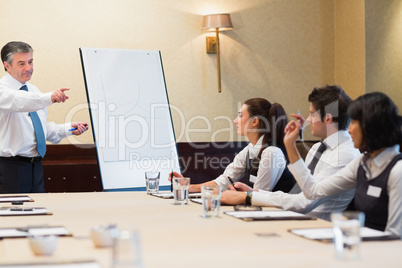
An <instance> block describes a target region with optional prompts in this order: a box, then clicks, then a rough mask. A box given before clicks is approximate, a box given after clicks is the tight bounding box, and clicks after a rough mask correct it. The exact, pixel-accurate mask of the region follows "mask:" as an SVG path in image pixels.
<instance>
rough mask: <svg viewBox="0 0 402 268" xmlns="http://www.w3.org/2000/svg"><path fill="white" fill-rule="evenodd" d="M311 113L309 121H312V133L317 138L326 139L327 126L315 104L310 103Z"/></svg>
mask: <svg viewBox="0 0 402 268" xmlns="http://www.w3.org/2000/svg"><path fill="white" fill-rule="evenodd" d="M309 110H310V114H309V116H308V117H307V120H306V121H307V122H309V123H310V127H311V134H312V135H313V136H315V137H317V138H320V139H325V138H326V137H327V127H326V125H325V124H324V122H322V121H321V117H320V113H319V112H317V111H316V110H315V109H314V106H313V104H311V103H310V108H309Z"/></svg>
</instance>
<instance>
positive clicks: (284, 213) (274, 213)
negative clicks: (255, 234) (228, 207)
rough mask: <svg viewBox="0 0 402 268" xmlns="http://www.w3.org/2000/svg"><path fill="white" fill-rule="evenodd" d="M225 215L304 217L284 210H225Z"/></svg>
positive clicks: (256, 217)
mask: <svg viewBox="0 0 402 268" xmlns="http://www.w3.org/2000/svg"><path fill="white" fill-rule="evenodd" d="M225 213H226V214H227V215H230V216H233V217H236V218H254V219H258V218H267V217H272V218H289V217H291V218H297V217H300V218H305V217H306V215H303V214H300V213H296V212H293V211H284V210H261V211H227V212H225Z"/></svg>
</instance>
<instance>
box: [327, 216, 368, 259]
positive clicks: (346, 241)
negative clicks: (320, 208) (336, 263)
mask: <svg viewBox="0 0 402 268" xmlns="http://www.w3.org/2000/svg"><path fill="white" fill-rule="evenodd" d="M364 218H365V215H364V213H363V212H358V211H344V212H338V213H332V214H331V221H332V223H333V231H334V245H335V254H336V258H337V259H338V260H358V259H359V246H360V241H361V236H360V228H361V227H362V226H364Z"/></svg>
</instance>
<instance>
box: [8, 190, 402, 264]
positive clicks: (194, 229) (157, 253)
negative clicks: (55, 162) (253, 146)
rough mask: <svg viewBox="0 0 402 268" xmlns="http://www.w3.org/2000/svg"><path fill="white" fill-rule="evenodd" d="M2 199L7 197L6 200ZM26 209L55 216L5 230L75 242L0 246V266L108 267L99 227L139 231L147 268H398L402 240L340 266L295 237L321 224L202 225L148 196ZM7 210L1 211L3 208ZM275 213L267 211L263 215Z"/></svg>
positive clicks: (50, 199)
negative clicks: (50, 229)
mask: <svg viewBox="0 0 402 268" xmlns="http://www.w3.org/2000/svg"><path fill="white" fill-rule="evenodd" d="M0 196H1V195H0ZM29 196H30V197H31V198H32V199H33V200H34V202H27V203H24V205H23V206H24V207H46V208H47V209H49V210H50V211H51V212H52V215H37V216H3V217H1V218H0V227H1V228H6V227H15V226H19V227H21V226H27V225H43V224H48V225H49V226H64V227H66V228H67V229H68V230H69V231H70V232H71V233H72V236H66V237H60V238H59V241H58V246H57V249H56V251H55V252H54V254H53V255H51V256H36V255H34V254H33V253H32V252H31V250H30V248H29V244H28V239H27V238H7V239H3V240H0V265H4V264H13V263H14V264H17V263H62V262H79V261H83V260H93V261H95V262H97V263H99V264H100V266H101V267H105V268H106V267H110V265H111V256H112V249H111V248H97V247H95V246H94V245H93V243H92V241H91V239H90V229H91V228H92V227H93V226H96V225H109V224H116V225H117V227H118V228H119V229H136V230H137V231H138V233H139V234H140V237H141V242H140V246H141V251H142V259H143V262H144V265H145V267H148V268H149V267H309V268H311V267H340V266H342V267H400V265H401V263H402V254H401V252H402V251H401V249H402V241H400V240H396V241H371V242H363V243H362V244H361V248H360V250H361V254H360V260H357V261H338V260H336V259H335V252H334V246H333V244H332V243H328V242H327V243H325V242H321V241H315V240H309V239H306V238H303V237H300V236H296V235H294V234H292V233H290V232H289V229H295V228H315V227H331V223H330V222H327V221H323V220H320V219H314V220H287V221H282V220H280V221H277V220H274V221H244V220H241V219H236V218H234V217H232V216H228V215H226V214H224V213H223V212H225V211H232V210H233V206H221V212H220V215H219V217H217V218H202V217H201V214H202V206H201V205H200V204H197V203H194V202H189V203H188V205H182V206H181V205H173V200H172V199H163V198H158V197H155V196H150V195H147V194H146V193H145V192H134V191H132V192H93V193H46V194H29ZM5 205H6V204H2V206H5ZM269 209H275V208H264V210H269Z"/></svg>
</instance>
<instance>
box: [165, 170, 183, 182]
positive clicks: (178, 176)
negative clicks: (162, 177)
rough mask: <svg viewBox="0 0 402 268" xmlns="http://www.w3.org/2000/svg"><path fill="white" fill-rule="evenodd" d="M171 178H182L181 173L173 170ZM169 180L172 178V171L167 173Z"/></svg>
mask: <svg viewBox="0 0 402 268" xmlns="http://www.w3.org/2000/svg"><path fill="white" fill-rule="evenodd" d="M173 178H183V175H181V174H180V173H177V172H176V171H173ZM168 180H169V181H171V180H172V172H170V173H169V178H168Z"/></svg>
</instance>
